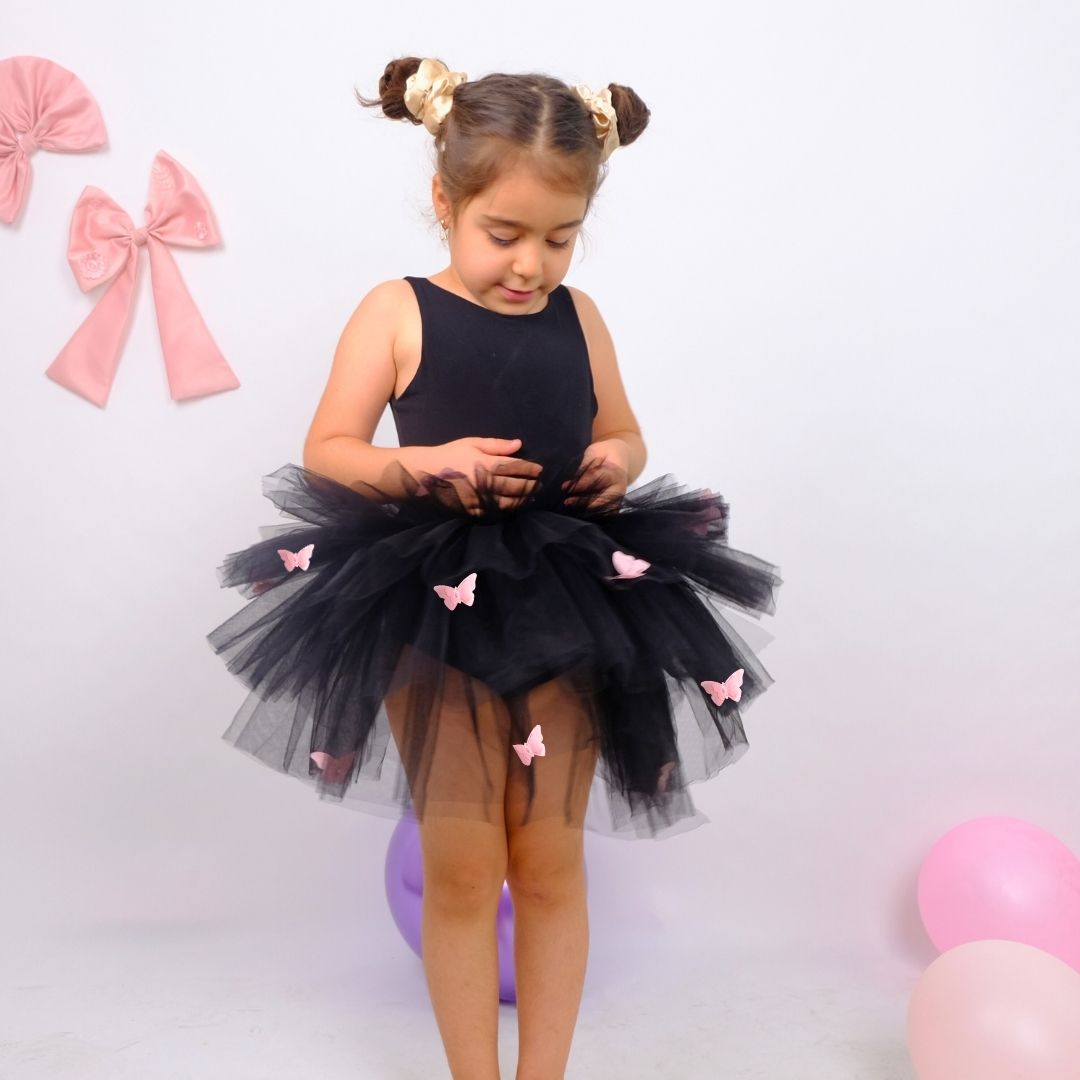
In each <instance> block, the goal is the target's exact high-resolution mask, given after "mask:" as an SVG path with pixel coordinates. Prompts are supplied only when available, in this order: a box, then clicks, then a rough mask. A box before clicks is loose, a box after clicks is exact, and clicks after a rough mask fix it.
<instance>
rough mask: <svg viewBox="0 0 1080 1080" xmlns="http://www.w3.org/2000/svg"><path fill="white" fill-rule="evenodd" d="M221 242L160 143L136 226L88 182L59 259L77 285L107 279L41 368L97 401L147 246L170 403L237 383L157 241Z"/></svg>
mask: <svg viewBox="0 0 1080 1080" xmlns="http://www.w3.org/2000/svg"><path fill="white" fill-rule="evenodd" d="M218 243H220V236H219V235H218V230H217V225H216V224H215V223H214V218H213V215H212V214H211V212H210V204H209V203H208V202H207V199H206V196H205V195H204V194H203V191H202V188H200V187H199V185H198V183H197V182H196V180H195V178H194V177H193V176H192V175H191V173H189V172H188V171H187V169H185V168H184V167H183V165H181V164H180V163H179V162H178V161H176V160H175V159H174V158H172V157H170V156H169V155H168V154H166V153H165V151H164V150H159V151H158V154H157V156H156V157H155V158H154V164H153V168H152V169H151V172H150V195H149V197H148V199H147V202H146V211H145V224H144V225H143V226H142V227H141V228H138V229H137V228H135V223H134V222H133V221H132V220H131V218H130V217H128V215H127V213H126V212H125V211H124V210H123V209H122V208H121V207H120V206H118V205H117V204H116V203H115V202H113V200H112V199H111V198H109V196H108V195H106V194H105V192H104V191H102V190H101V189H100V188H96V187H88V188H84V189H83V193H82V195H80V196H79V201H78V203H77V204H76V206H75V211H74V213H73V214H72V218H71V234H70V241H69V244H68V262H69V263H70V264H71V269H72V272H73V273H74V274H75V280H76V281H77V282H78V283H79V288H80V289H82V290H83V292H88V291H89V290H90V289H93V288H96V287H97V286H99V285H102V284H104V283H105V282H106V281H108V280H109V279H110V278H114V280H113V282H112V284H111V285H110V286H109V288H108V289H106V291H105V293H104V294H103V295H102V297H101V298H100V300H99V301H98V303H97V306H96V307H95V308H94V309H93V311H91V312H90V314H89V315H88V316H87V317H86V319H85V321H84V322H83V324H82V326H80V327H79V329H78V330H76V331H75V333H74V335H73V336H72V338H71V340H70V341H69V342H68V343H67V345H65V346H64V348H63V349H62V350H61V352H60V355H59V356H58V357H57V358H56V359H55V360H54V361H53V362H52V364H50V365H49V367H48V368H47V369H46V371H45V374H46V375H48V376H49V378H50V379H52V380H53V381H54V382H58V383H60V384H61V386H66V387H67V388H68V389H69V390H73V391H74V392H75V393H76V394H79V395H81V396H82V397H84V398H86V399H87V401H91V402H93V403H94V404H95V405H100V406H102V407H104V405H105V402H106V401H107V400H108V397H109V391H110V390H111V389H112V384H113V378H114V376H115V375H116V368H117V365H118V364H119V362H120V345H121V342H122V340H123V337H124V332H125V330H126V328H127V324H128V321H129V318H130V315H131V308H132V303H133V301H134V299H135V275H136V270H137V268H138V263H139V248H141V247H143V246H145V247H146V248H147V249H148V250H149V252H150V279H151V283H152V285H153V291H154V306H155V307H156V309H157V322H158V332H159V333H160V335H161V349H162V352H163V353H164V355H165V371H166V374H167V376H168V379H169V393H170V395H171V397H172V398H173V400H179V399H181V398H190V397H200V396H202V395H203V394H215V393H217V392H218V391H220V390H234V389H236V387H238V386H239V385H240V380H239V379H237V377H236V375H235V374H233V370H232V368H230V367H229V365H228V363H226V361H225V357H224V356H222V355H221V351H220V350H219V349H218V347H217V345H216V344H215V343H214V339H213V338H212V337H211V336H210V331H209V330H208V329H207V328H206V323H205V322H203V319H202V316H201V315H200V314H199V311H198V309H197V308H196V307H195V303H194V301H193V300H192V299H191V294H190V293H189V292H188V291H187V287H186V286H185V285H184V281H183V279H182V278H181V277H180V270H179V268H178V267H177V265H176V262H175V261H174V260H173V257H172V254H171V253H170V252H169V248H168V247H167V246H166V245H169V244H175V245H177V246H179V247H213V246H215V245H216V244H218Z"/></svg>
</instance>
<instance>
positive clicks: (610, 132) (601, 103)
mask: <svg viewBox="0 0 1080 1080" xmlns="http://www.w3.org/2000/svg"><path fill="white" fill-rule="evenodd" d="M573 90H574V93H575V94H577V96H578V97H579V98H581V100H582V101H583V102H585V105H586V107H587V108H588V109H589V111H590V112H591V113H592V118H593V124H594V125H595V127H596V137H597V138H598V139H599V140H600V144H601V145H600V160H601V161H606V160H607V159H608V158H609V157H611V153H612V151H613V150H615V149H616V148H617V147H618V145H619V127H618V124H617V122H616V120H615V109H614V107H613V106H612V104H611V88H610V87H607V86H605V87H604V89H603V90H601V91H600V92H599V93H594V92H593V91H592V90H591V89H590V88H589V87H588V86H586V85H585V84H584V83H579V84H578V85H577V86H575V87H574V88H573Z"/></svg>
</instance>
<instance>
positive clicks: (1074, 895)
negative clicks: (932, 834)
mask: <svg viewBox="0 0 1080 1080" xmlns="http://www.w3.org/2000/svg"><path fill="white" fill-rule="evenodd" d="M919 911H920V913H921V914H922V921H923V925H924V926H925V927H926V932H927V933H928V934H929V935H930V940H931V941H933V943H934V944H935V945H936V946H937V947H938V949H939V950H940V951H941V952H944V951H946V950H947V949H951V948H953V947H955V946H957V945H962V944H963V943H964V942H968V941H983V940H990V939H998V940H1005V941H1018V942H1022V943H1023V944H1026V945H1033V946H1034V947H1035V948H1037V949H1042V950H1043V951H1044V952H1048V953H1051V954H1052V955H1053V956H1056V957H1058V958H1059V959H1060V960H1064V961H1065V963H1067V964H1069V965H1070V966H1071V967H1073V968H1074V969H1076V970H1077V971H1080V859H1077V857H1076V856H1075V855H1074V854H1073V853H1072V852H1071V851H1070V850H1069V849H1068V848H1067V847H1066V846H1065V845H1064V844H1063V843H1062V842H1061V841H1060V840H1058V839H1057V838H1056V837H1055V836H1052V835H1051V834H1050V833H1048V832H1046V831H1045V830H1043V829H1040V828H1039V827H1038V826H1037V825H1032V824H1030V823H1029V822H1026V821H1020V820H1018V819H1016V818H1007V817H984V818H975V819H974V820H972V821H967V822H964V824H962V825H958V826H957V827H956V828H955V829H952V830H951V831H950V832H947V833H946V834H945V835H944V836H943V837H942V838H941V839H940V840H939V841H938V842H937V843H936V844H935V845H934V846H933V848H931V850H930V853H929V855H927V857H926V860H925V862H924V863H923V865H922V869H921V871H920V872H919ZM1076 1075H1077V1078H1080V1064H1078V1066H1077V1071H1076Z"/></svg>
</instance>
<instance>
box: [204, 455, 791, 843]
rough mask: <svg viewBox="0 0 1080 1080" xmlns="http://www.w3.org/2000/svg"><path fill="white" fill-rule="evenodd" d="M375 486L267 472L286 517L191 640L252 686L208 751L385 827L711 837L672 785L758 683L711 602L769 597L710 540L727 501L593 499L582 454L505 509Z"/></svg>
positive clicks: (731, 732)
mask: <svg viewBox="0 0 1080 1080" xmlns="http://www.w3.org/2000/svg"><path fill="white" fill-rule="evenodd" d="M393 480H394V481H395V483H394V484H393V485H390V484H384V485H383V486H382V488H380V487H375V486H371V485H364V484H358V485H356V486H355V487H348V486H345V485H343V484H340V483H338V482H336V481H334V480H331V479H328V478H327V477H324V476H321V475H319V474H317V473H314V472H311V471H310V470H306V469H303V468H301V467H299V466H297V465H286V466H284V467H283V468H281V469H279V470H278V471H277V472H275V473H273V474H271V475H270V476H268V477H266V478H265V480H264V491H265V494H266V495H267V497H268V498H269V499H270V500H271V501H272V502H273V503H274V504H275V505H276V506H277V507H278V508H279V509H280V510H281V511H283V512H284V513H285V514H287V515H289V516H290V517H292V518H293V519H294V520H293V521H292V522H290V523H288V524H284V525H277V526H269V527H266V528H264V529H262V530H261V532H262V534H263V536H264V539H263V540H262V541H261V542H259V543H256V544H253V545H252V546H251V547H249V548H247V549H245V550H243V551H239V552H235V553H233V554H231V555H229V556H227V557H226V559H225V561H224V564H223V565H222V566H221V567H219V570H218V579H219V581H220V582H221V584H222V586H223V587H233V588H236V589H237V590H238V591H239V593H240V594H241V595H242V596H244V597H245V598H246V599H247V600H248V601H249V602H248V603H247V605H246V606H245V607H244V608H242V609H241V610H240V611H238V612H237V613H236V614H235V615H233V616H232V617H230V618H229V619H228V620H226V621H225V622H224V623H222V624H221V625H220V626H218V627H217V628H216V629H215V630H213V631H212V632H211V633H210V634H209V635H208V641H209V642H210V645H211V647H212V648H213V649H214V651H215V652H217V653H218V654H219V655H220V656H222V658H223V659H224V660H225V661H226V663H227V666H228V668H229V670H230V671H231V672H233V674H234V675H236V676H237V677H238V678H239V679H240V680H241V681H242V682H243V683H244V685H246V686H247V687H248V689H249V691H250V693H249V695H248V697H247V699H246V700H245V701H244V703H243V704H242V706H241V708H240V710H239V712H238V713H237V715H236V717H235V718H234V720H233V722H232V724H231V725H230V726H229V728H228V730H227V731H226V732H225V733H224V736H223V738H225V739H226V740H227V741H228V742H229V743H231V744H232V745H234V746H235V747H237V748H238V749H241V750H243V751H245V752H247V753H248V754H250V755H252V756H253V757H255V758H257V759H258V760H260V761H262V762H263V763H265V764H267V765H269V766H271V767H273V768H274V769H276V770H278V771H280V772H283V773H286V774H289V775H291V776H294V777H297V778H299V779H301V780H303V781H305V782H306V783H308V784H310V785H311V786H312V787H313V788H314V789H315V790H316V792H317V793H318V794H319V796H320V797H322V798H326V799H335V800H338V801H341V802H343V803H344V804H345V805H350V806H355V807H356V808H358V809H365V810H368V811H371V812H374V813H378V814H382V815H383V816H389V817H397V816H400V814H401V813H402V812H403V810H404V809H405V808H407V807H411V808H412V810H413V812H414V813H415V814H416V815H417V817H418V819H420V820H421V822H423V821H424V820H426V816H427V815H429V814H437V815H442V816H447V817H456V818H464V819H470V820H485V821H489V822H492V823H499V822H509V821H510V820H511V819H513V821H514V822H515V823H518V824H521V823H527V822H531V821H535V820H541V819H543V818H548V817H553V816H558V817H561V818H562V819H563V820H564V821H565V822H567V823H570V822H571V821H575V822H578V823H583V825H584V827H585V828H587V829H590V830H592V831H594V832H597V833H600V834H604V835H610V836H620V837H628V838H633V837H635V836H637V837H661V836H666V835H671V834H673V833H675V832H682V831H685V830H686V829H688V828H693V827H695V826H696V825H699V824H702V823H703V822H704V821H706V820H708V819H707V818H706V817H705V816H704V815H703V814H701V813H700V811H698V810H697V809H696V808H695V806H694V804H693V800H692V799H691V797H690V793H689V791H688V790H687V788H688V785H690V784H692V783H695V782H700V781H703V780H706V779H708V778H710V777H712V776H715V775H716V773H717V772H719V770H720V769H721V768H723V767H724V766H725V765H727V764H729V763H731V762H733V761H735V760H736V759H737V758H738V757H739V756H741V754H742V752H743V751H744V750H745V748H746V736H745V733H744V730H743V724H742V718H741V710H742V709H744V708H745V707H746V706H747V705H748V704H749V703H750V702H751V701H753V700H754V698H756V697H757V696H758V694H760V693H761V692H762V691H763V690H765V689H766V688H767V687H768V686H769V685H770V684H771V682H772V679H771V677H770V676H769V674H768V673H767V672H766V671H765V669H764V667H763V666H762V665H761V663H760V661H759V660H758V659H757V658H756V657H755V656H754V655H753V653H752V652H751V650H750V648H749V647H748V646H747V644H746V643H745V641H743V640H742V639H741V638H740V637H739V636H738V634H737V633H736V632H735V630H734V628H733V627H732V626H731V624H730V622H728V620H726V619H725V618H724V616H723V614H722V613H721V610H720V605H721V604H727V605H731V606H733V607H736V608H738V609H740V610H742V611H745V612H747V613H749V614H750V615H752V616H754V617H755V618H756V617H758V616H759V615H760V613H762V612H765V613H771V612H772V611H773V610H774V599H773V593H774V589H775V588H776V587H777V586H778V585H779V584H780V578H779V577H778V576H777V574H776V571H775V568H774V567H772V566H770V565H769V564H768V563H766V562H764V561H762V560H760V559H757V558H755V557H754V556H751V555H748V554H746V553H744V552H739V551H735V550H733V549H732V548H730V547H729V546H728V544H727V526H728V506H727V504H726V503H725V502H724V500H723V499H722V498H721V497H720V496H718V495H715V494H714V493H712V492H711V491H708V490H687V489H686V488H685V487H683V486H681V485H679V484H677V483H676V482H675V481H674V480H673V479H672V478H671V477H670V476H663V477H659V478H657V479H654V480H652V481H650V482H648V483H646V484H644V485H641V486H639V487H637V488H635V489H633V490H631V491H630V492H628V493H627V494H625V495H623V496H622V497H621V498H617V499H609V498H605V497H604V496H603V491H602V489H603V480H602V478H601V477H600V476H599V474H598V473H597V472H596V470H593V469H584V468H582V467H581V464H580V458H577V459H574V460H570V461H567V462H564V463H561V464H554V465H553V464H550V463H549V464H548V465H547V466H546V467H545V470H544V474H543V477H542V479H541V482H540V483H539V484H538V485H537V487H536V488H535V489H534V491H533V492H532V493H531V494H530V495H529V496H527V497H525V498H523V499H520V500H518V502H517V503H516V505H514V506H512V507H509V508H500V507H499V506H498V504H497V501H496V496H495V493H494V490H493V487H492V478H491V477H490V476H487V475H485V474H480V475H479V476H478V477H477V479H476V480H475V481H474V482H471V483H468V482H466V481H465V480H464V479H463V478H461V477H460V475H459V474H458V475H454V476H452V477H451V476H445V475H440V476H438V477H435V476H431V475H429V474H423V475H421V476H418V477H417V476H413V475H411V474H410V473H408V472H407V471H406V470H405V469H404V468H402V467H401V466H397V467H396V468H395V472H394V475H393ZM564 481H569V482H570V483H571V484H572V485H573V495H574V496H575V497H576V498H578V499H579V500H580V501H579V502H578V503H577V504H567V503H565V502H564V497H565V496H566V494H567V492H566V491H564V490H563V486H562V485H563V482H564ZM387 491H403V492H404V494H403V495H401V496H398V497H390V496H388V495H387V494H386V492H387ZM282 552H286V553H288V554H282ZM616 552H619V553H621V554H620V555H616V554H615V553H616ZM617 560H618V562H619V563H620V565H616V561H617ZM632 560H642V562H638V563H634V562H633V561H632ZM645 563H647V564H648V565H647V567H646V566H645V565H644V564H645ZM289 565H291V566H292V568H291V569H289V568H288V567H289ZM305 565H306V568H305ZM620 571H622V573H623V574H627V572H628V574H627V576H620ZM470 575H475V577H470ZM635 575H636V576H635ZM470 582H472V583H473V587H472V591H471V595H470V588H469V585H470ZM436 586H446V587H447V588H445V589H440V590H436V588H435V587H436ZM459 597H461V598H462V599H460V600H459V599H458V598H459ZM470 601H471V603H470ZM740 670H741V671H742V676H741V680H742V681H741V687H736V685H735V684H736V683H737V681H738V676H736V679H735V681H734V682H732V681H728V682H725V680H730V677H731V676H732V675H733V674H734V673H736V672H738V671H740ZM703 683H706V684H708V688H707V687H706V686H703V685H702V684H703ZM718 684H724V685H723V688H721V687H720V686H719V685H718ZM536 725H540V727H541V733H540V734H542V741H543V750H544V753H543V756H539V755H538V756H535V757H529V752H528V751H527V750H526V749H525V748H526V747H532V748H534V749H536V748H538V742H537V734H536V733H534V732H533V729H534V727H535V726H536ZM531 733H532V739H531V740H530V734H531ZM527 740H529V741H527ZM515 744H516V745H517V746H518V747H520V748H521V749H520V751H519V750H517V749H515V748H514V747H515ZM526 761H528V763H527V764H526Z"/></svg>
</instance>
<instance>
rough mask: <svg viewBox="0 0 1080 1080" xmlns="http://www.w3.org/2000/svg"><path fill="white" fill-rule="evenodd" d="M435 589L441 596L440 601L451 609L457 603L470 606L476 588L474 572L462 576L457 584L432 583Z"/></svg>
mask: <svg viewBox="0 0 1080 1080" xmlns="http://www.w3.org/2000/svg"><path fill="white" fill-rule="evenodd" d="M432 587H433V588H434V589H435V591H436V592H437V593H438V594H439V596H441V597H442V602H443V603H444V604H445V605H446V606H447V607H448V608H449V609H450V610H451V611H453V610H454V608H456V607H457V606H458V604H464V605H465V606H466V607H472V604H473V592H474V590H475V589H476V574H475V572H474V573H472V574H469V575H468V576H466V577H464V578H462V580H461V581H460V582H459V583H458V584H457V585H434V586H432Z"/></svg>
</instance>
